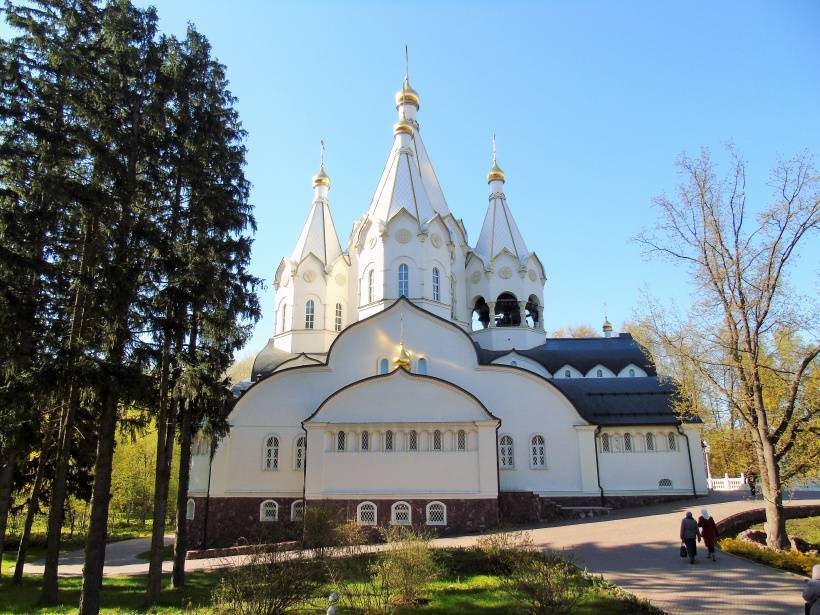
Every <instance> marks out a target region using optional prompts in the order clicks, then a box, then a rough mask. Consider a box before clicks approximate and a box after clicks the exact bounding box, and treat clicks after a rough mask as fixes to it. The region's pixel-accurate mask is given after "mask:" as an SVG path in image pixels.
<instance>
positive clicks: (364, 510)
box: [356, 502, 376, 525]
mask: <svg viewBox="0 0 820 615" xmlns="http://www.w3.org/2000/svg"><path fill="white" fill-rule="evenodd" d="M356 522H357V523H358V524H359V525H376V505H375V504H374V503H373V502H362V503H361V504H359V509H358V511H357V514H356Z"/></svg>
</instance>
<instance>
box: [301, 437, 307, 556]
mask: <svg viewBox="0 0 820 615" xmlns="http://www.w3.org/2000/svg"><path fill="white" fill-rule="evenodd" d="M302 431H304V432H305V453H304V455H303V456H302V546H303V547H304V543H305V518H306V517H307V500H306V499H305V493H306V490H307V460H308V454H307V453H308V439H307V437H308V433H307V429H305V424H304V423H302Z"/></svg>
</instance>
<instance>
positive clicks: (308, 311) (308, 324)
mask: <svg viewBox="0 0 820 615" xmlns="http://www.w3.org/2000/svg"><path fill="white" fill-rule="evenodd" d="M315 310H316V306H315V304H314V303H313V299H308V302H307V304H306V305H305V329H312V328H313V317H314V313H315Z"/></svg>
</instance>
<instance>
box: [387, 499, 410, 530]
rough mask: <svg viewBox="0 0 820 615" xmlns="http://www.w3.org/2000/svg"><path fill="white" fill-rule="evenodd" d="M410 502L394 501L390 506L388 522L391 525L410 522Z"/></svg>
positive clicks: (408, 523)
mask: <svg viewBox="0 0 820 615" xmlns="http://www.w3.org/2000/svg"><path fill="white" fill-rule="evenodd" d="M411 514H412V513H411V511H410V504H408V503H407V502H396V503H395V504H393V506H391V507H390V523H392V524H393V525H410V524H411V522H412V521H411Z"/></svg>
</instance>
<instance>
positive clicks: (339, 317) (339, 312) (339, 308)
mask: <svg viewBox="0 0 820 615" xmlns="http://www.w3.org/2000/svg"><path fill="white" fill-rule="evenodd" d="M341 330H342V304H341V303H337V304H336V331H341Z"/></svg>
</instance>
